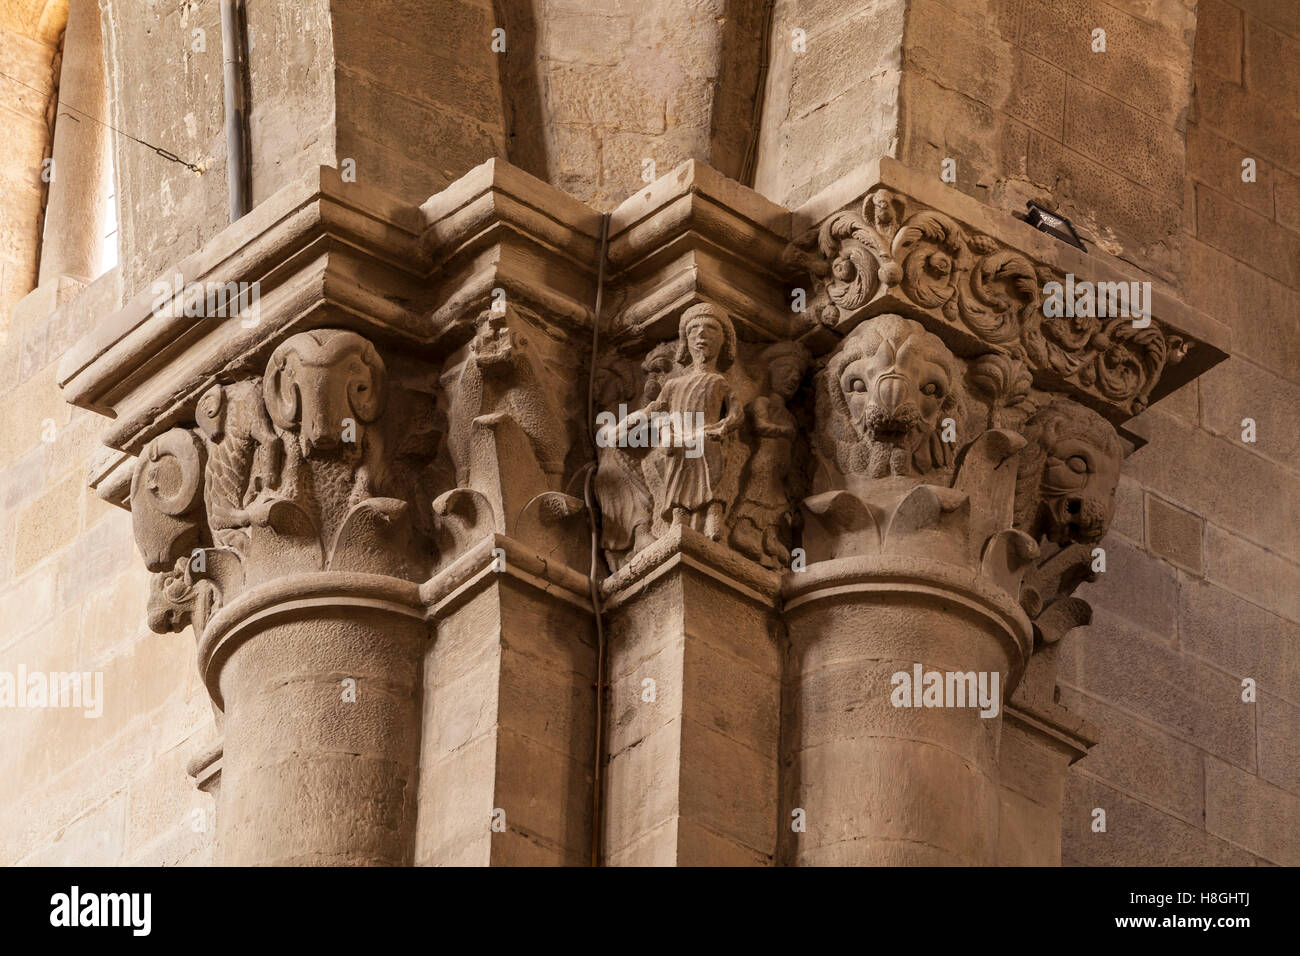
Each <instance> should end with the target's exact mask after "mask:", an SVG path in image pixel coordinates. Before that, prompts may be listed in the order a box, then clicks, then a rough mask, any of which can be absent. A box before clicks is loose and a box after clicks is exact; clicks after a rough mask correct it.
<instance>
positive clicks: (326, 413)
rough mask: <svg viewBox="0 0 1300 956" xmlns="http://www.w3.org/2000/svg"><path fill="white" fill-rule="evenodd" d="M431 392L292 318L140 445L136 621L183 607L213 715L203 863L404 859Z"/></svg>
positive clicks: (413, 765) (351, 343)
mask: <svg viewBox="0 0 1300 956" xmlns="http://www.w3.org/2000/svg"><path fill="white" fill-rule="evenodd" d="M432 408H433V403H432V397H431V396H430V395H429V394H428V393H424V392H420V391H419V390H417V389H412V388H408V387H405V386H404V385H402V384H399V383H398V382H395V381H391V380H390V370H389V368H388V365H387V363H386V362H385V360H384V359H383V358H382V357H381V355H380V354H379V351H378V350H377V349H376V348H375V346H374V345H373V344H372V343H371V342H370V341H369V340H367V339H365V338H364V337H362V336H360V335H358V334H356V333H355V332H351V331H348V330H343V329H321V330H314V331H310V332H302V333H299V334H297V335H294V336H291V337H290V338H288V339H286V340H284V341H283V342H282V343H281V344H280V345H279V346H278V347H277V348H276V349H275V350H274V352H273V353H272V354H271V357H270V359H269V361H268V362H267V364H266V371H265V374H264V375H262V376H260V377H250V378H246V379H242V380H239V381H235V382H232V383H230V384H225V385H221V384H218V385H214V386H212V387H211V388H210V389H209V390H208V391H207V392H206V393H204V395H203V396H202V397H201V398H200V399H199V402H198V405H197V407H196V409H195V413H194V415H195V421H196V425H195V427H193V428H174V429H172V430H170V431H167V432H164V433H163V434H162V435H160V436H159V437H158V438H156V439H154V440H153V441H152V442H151V443H150V444H149V445H148V446H147V447H146V448H145V449H144V452H143V454H142V455H141V457H140V461H139V464H138V465H137V467H136V470H135V473H134V476H133V479H132V484H131V504H132V513H133V515H134V521H135V530H136V542H137V545H138V546H139V548H140V551H141V553H142V554H143V555H144V557H145V560H146V563H147V564H148V567H149V569H150V570H151V571H154V572H155V589H154V594H153V599H152V602H151V606H150V623H151V625H152V626H153V627H154V628H155V629H156V630H163V631H165V630H179V629H181V628H183V627H184V626H185V625H186V624H193V626H194V629H195V632H196V634H197V635H198V637H199V669H200V672H201V674H202V676H203V678H204V681H205V682H206V684H207V687H208V691H209V693H210V694H211V696H212V699H213V702H214V703H215V704H216V706H217V707H218V708H219V709H220V710H221V711H222V712H223V713H224V715H225V720H224V727H223V731H224V748H223V751H224V752H223V756H222V758H221V780H222V785H221V787H220V790H219V795H218V859H219V860H220V861H221V862H222V863H225V864H229V865H288V864H301V863H311V864H402V863H409V862H410V861H411V855H412V842H413V841H412V837H413V833H414V823H415V797H416V784H417V763H418V756H419V739H420V708H421V697H420V685H421V681H420V677H421V661H422V659H423V655H424V653H425V650H426V647H427V643H428V625H427V623H426V621H425V617H426V614H425V608H424V604H423V602H422V600H421V598H420V592H419V584H418V582H419V581H421V580H423V579H424V577H425V575H426V573H427V568H428V565H429V561H430V559H431V556H432V555H433V554H434V553H435V550H436V543H435V541H434V537H433V534H434V533H433V527H432V524H431V518H432V512H431V510H430V504H429V497H428V495H427V492H425V491H424V484H423V483H424V473H425V469H426V466H427V465H428V463H429V462H430V461H431V459H432V453H431V452H430V451H428V450H425V449H423V448H422V447H421V445H420V440H421V439H422V438H424V439H426V440H427V438H428V437H429V436H430V435H431V434H432V432H430V431H429V429H430V428H432V422H433V418H432Z"/></svg>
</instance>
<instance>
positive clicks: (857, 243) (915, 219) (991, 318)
mask: <svg viewBox="0 0 1300 956" xmlns="http://www.w3.org/2000/svg"><path fill="white" fill-rule="evenodd" d="M791 236H792V244H791V246H790V248H789V250H788V258H789V259H790V261H791V262H792V263H794V264H797V265H798V266H799V267H800V268H801V269H802V270H803V274H804V276H805V278H806V280H807V283H808V284H809V285H810V288H809V289H808V290H807V294H808V313H809V316H810V318H811V319H812V320H813V321H814V322H815V323H816V324H817V325H818V326H820V327H821V331H819V332H812V333H809V334H810V336H813V337H824V336H826V335H827V334H828V333H835V334H836V335H843V334H846V333H847V332H849V331H851V330H852V329H853V328H854V327H855V326H857V325H858V324H859V323H861V322H863V321H865V320H866V319H869V318H872V317H873V316H876V315H881V314H884V313H890V312H894V313H898V314H901V315H905V316H907V317H909V318H913V319H916V320H917V321H919V322H921V323H922V324H923V325H925V326H926V328H927V329H928V330H929V331H931V332H934V333H935V334H936V335H938V336H939V337H940V338H941V339H943V340H944V342H945V343H946V344H947V345H948V346H949V347H950V348H951V349H952V350H953V351H954V352H955V353H956V354H958V355H961V356H966V357H971V356H976V355H981V354H984V353H987V352H989V351H999V352H1003V353H1005V354H1008V355H1010V356H1012V357H1015V358H1017V359H1020V360H1021V361H1023V362H1024V363H1025V364H1026V366H1027V367H1028V368H1029V370H1030V372H1031V374H1032V375H1033V380H1034V384H1035V385H1036V386H1037V387H1039V388H1041V389H1043V390H1045V391H1051V392H1058V393H1062V394H1065V395H1068V396H1069V397H1070V398H1073V399H1076V400H1078V401H1080V402H1083V403H1084V404H1086V405H1088V406H1090V407H1092V408H1094V409H1095V410H1097V411H1098V412H1100V413H1101V414H1102V415H1104V416H1105V417H1106V418H1107V419H1109V420H1110V421H1111V422H1112V423H1113V424H1115V425H1120V424H1122V423H1123V422H1125V421H1127V420H1128V419H1129V418H1131V417H1132V416H1134V415H1137V414H1139V413H1141V412H1142V411H1143V410H1145V409H1146V408H1147V407H1148V406H1150V405H1151V404H1153V403H1155V402H1157V401H1159V400H1160V399H1161V398H1163V397H1164V396H1166V395H1168V394H1169V393H1170V392H1173V391H1175V390H1176V389H1178V388H1180V387H1181V386H1182V385H1184V384H1186V383H1187V382H1189V381H1191V380H1192V379H1194V378H1196V377H1197V376H1199V375H1201V374H1202V373H1203V372H1205V371H1206V370H1207V369H1209V368H1211V367H1212V366H1214V365H1216V364H1218V363H1219V362H1221V361H1223V360H1224V359H1225V358H1227V350H1228V343H1229V332H1228V329H1227V327H1226V326H1224V325H1223V324H1222V323H1220V322H1218V321H1216V320H1214V319H1212V318H1211V317H1209V316H1207V315H1205V314H1203V313H1201V312H1198V311H1196V310H1195V309H1194V308H1191V307H1190V306H1188V305H1187V304H1185V303H1183V302H1181V301H1179V300H1178V299H1177V298H1176V297H1175V296H1174V295H1172V294H1170V293H1169V292H1168V291H1167V290H1165V289H1162V288H1160V287H1158V286H1156V285H1155V284H1154V283H1150V282H1149V281H1148V280H1145V279H1144V277H1142V276H1140V275H1137V274H1132V273H1129V272H1126V271H1125V270H1123V269H1121V268H1119V267H1118V266H1116V265H1115V263H1114V262H1113V261H1111V260H1109V259H1103V258H1102V257H1099V256H1096V255H1091V254H1088V253H1085V252H1083V251H1081V250H1078V249H1076V248H1074V247H1072V246H1069V245H1067V244H1065V243H1063V242H1060V241H1058V240H1056V239H1054V238H1052V237H1050V236H1048V235H1047V234H1045V233H1042V232H1039V231H1038V230H1036V229H1034V228H1033V227H1031V226H1029V225H1028V224H1027V223H1025V222H1022V221H1021V220H1019V219H1016V218H1014V217H1013V216H1009V215H1007V214H1005V213H1001V212H998V211H997V210H994V209H991V208H989V207H988V206H986V205H984V204H983V203H981V202H979V201H978V200H976V199H973V198H971V197H970V196H967V195H965V194H963V193H960V192H958V191H957V190H955V189H952V188H950V187H948V186H945V185H944V184H942V183H940V182H938V181H936V180H935V179H934V177H932V176H924V175H921V174H919V173H917V172H915V171H913V170H911V169H908V168H907V167H905V166H903V165H902V164H900V163H898V162H897V161H895V160H892V159H888V158H884V159H880V160H878V161H876V162H873V163H871V164H869V165H867V166H865V167H863V168H862V169H860V170H858V172H856V173H855V174H853V175H851V176H849V177H846V178H845V179H843V180H841V181H839V182H838V183H836V184H835V185H833V186H831V187H829V188H828V189H826V190H824V191H823V192H822V193H820V194H819V195H817V196H816V197H814V198H813V199H812V200H810V201H809V202H808V203H806V204H805V205H803V206H801V207H800V208H799V209H797V210H796V211H795V212H794V213H793V215H792V219H791ZM1053 282H1055V283H1060V285H1061V287H1062V288H1063V289H1073V288H1075V287H1079V288H1082V287H1083V284H1084V283H1087V284H1089V285H1090V286H1091V288H1092V289H1093V290H1102V289H1106V290H1109V289H1112V288H1113V289H1115V290H1116V291H1117V292H1118V291H1119V287H1120V286H1122V287H1123V291H1124V293H1125V294H1127V292H1128V291H1129V290H1130V289H1132V288H1133V287H1134V286H1135V285H1138V284H1141V283H1143V282H1146V283H1147V284H1146V286H1145V288H1144V289H1143V290H1142V291H1143V293H1144V294H1143V296H1142V298H1141V299H1140V301H1141V302H1142V303H1144V305H1145V308H1146V313H1147V314H1146V316H1145V318H1139V319H1137V320H1136V321H1135V319H1134V318H1133V317H1131V316H1130V315H1129V314H1128V312H1127V310H1126V311H1125V313H1124V314H1123V315H1119V316H1117V315H1114V314H1111V315H1109V316H1107V315H1106V314H1103V315H1101V316H1100V317H1098V316H1094V315H1085V314H1080V315H1075V314H1073V306H1074V304H1075V302H1074V298H1073V297H1071V298H1070V300H1069V302H1068V303H1067V305H1068V307H1069V308H1070V309H1071V312H1069V313H1067V314H1066V315H1054V314H1053V311H1054V310H1053V308H1052V307H1051V304H1050V303H1049V299H1051V297H1052V296H1051V295H1050V294H1049V291H1048V290H1049V289H1050V288H1051V286H1050V283H1053ZM1145 293H1149V294H1145ZM1067 294H1068V293H1067ZM1062 301H1064V297H1062ZM1128 301H1129V300H1128V299H1127V298H1126V299H1125V302H1126V303H1127V302H1128ZM1098 311H1100V310H1098Z"/></svg>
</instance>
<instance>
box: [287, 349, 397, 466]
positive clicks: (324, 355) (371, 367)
mask: <svg viewBox="0 0 1300 956" xmlns="http://www.w3.org/2000/svg"><path fill="white" fill-rule="evenodd" d="M262 384H263V392H264V394H265V397H266V410H267V412H269V413H270V415H271V420H272V421H273V422H275V424H276V425H277V426H278V427H279V428H281V429H283V430H285V431H296V432H297V434H298V442H299V447H300V448H301V449H302V453H303V455H304V457H307V458H310V457H312V456H313V455H315V454H316V453H317V452H320V451H329V450H338V449H340V448H342V449H344V450H349V449H348V448H347V447H346V446H348V445H352V446H353V447H352V449H351V450H353V451H355V446H356V445H359V444H360V441H361V438H360V431H361V426H362V425H363V424H364V423H369V422H373V421H374V420H375V419H377V418H378V417H379V415H380V414H381V413H382V412H383V410H384V400H385V397H386V376H385V371H384V362H383V359H381V358H380V357H379V353H378V352H377V351H376V350H375V347H374V346H373V345H371V344H370V342H368V341H367V340H366V339H364V338H362V337H361V336H360V335H357V333H355V332H350V331H347V330H345V329H316V330H313V331H310V332H300V333H298V334H297V335H295V336H293V337H292V338H289V339H287V340H285V341H284V342H282V343H281V344H280V346H279V347H278V348H277V349H276V350H275V351H274V352H273V353H271V360H270V361H269V362H268V363H267V366H266V377H265V378H264V379H263V383H262ZM348 420H351V421H352V423H353V424H354V426H355V432H356V434H355V441H354V442H349V441H348V440H347V439H348V431H347V421H348Z"/></svg>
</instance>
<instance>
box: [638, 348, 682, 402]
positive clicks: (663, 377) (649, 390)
mask: <svg viewBox="0 0 1300 956" xmlns="http://www.w3.org/2000/svg"><path fill="white" fill-rule="evenodd" d="M676 354H677V343H676V342H660V343H659V344H658V345H656V346H655V347H654V348H652V349H651V350H650V351H649V353H648V354H647V355H646V357H645V359H644V360H643V361H642V362H641V371H642V372H644V373H645V384H644V385H643V386H642V389H641V401H642V402H643V403H647V404H648V403H649V402H652V401H654V400H655V399H656V398H658V397H659V392H660V391H662V390H663V387H664V382H665V381H667V380H668V379H669V378H671V377H672V374H673V370H674V369H676V367H677V363H676V359H675V356H676Z"/></svg>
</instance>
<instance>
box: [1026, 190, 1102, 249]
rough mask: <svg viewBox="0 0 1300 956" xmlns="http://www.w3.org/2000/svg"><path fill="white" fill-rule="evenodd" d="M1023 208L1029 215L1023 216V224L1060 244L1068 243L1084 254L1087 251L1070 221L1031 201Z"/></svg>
mask: <svg viewBox="0 0 1300 956" xmlns="http://www.w3.org/2000/svg"><path fill="white" fill-rule="evenodd" d="M1025 206H1026V207H1027V208H1028V209H1029V214H1028V215H1027V216H1025V222H1027V223H1029V224H1030V225H1031V226H1033V227H1034V228H1035V229H1037V230H1038V231H1039V232H1045V233H1047V234H1048V235H1049V236H1055V237H1056V238H1057V239H1060V240H1061V241H1062V242H1068V243H1069V244H1070V245H1072V246H1075V247H1076V248H1079V249H1082V250H1083V251H1084V252H1087V251H1088V250H1087V248H1086V247H1085V246H1084V244H1083V240H1082V239H1080V238H1079V234H1078V233H1077V232H1075V231H1074V227H1073V226H1072V225H1070V220H1068V219H1066V218H1065V217H1064V216H1062V215H1060V214H1059V213H1055V212H1051V211H1050V210H1047V209H1044V208H1043V207H1042V206H1040V205H1038V203H1036V202H1034V201H1033V200H1032V199H1031V200H1029V201H1028V202H1027V203H1025Z"/></svg>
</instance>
